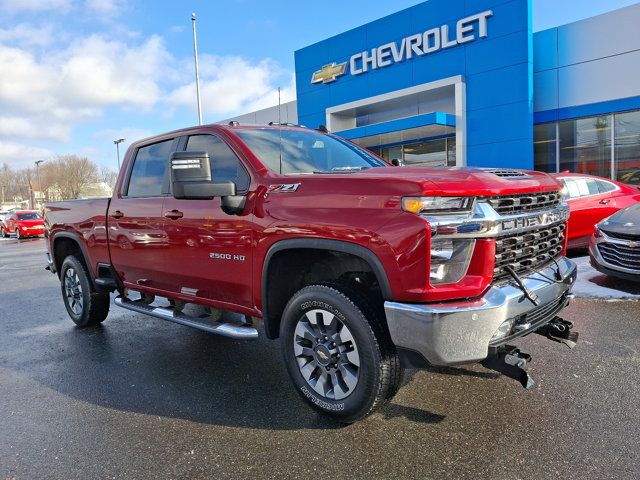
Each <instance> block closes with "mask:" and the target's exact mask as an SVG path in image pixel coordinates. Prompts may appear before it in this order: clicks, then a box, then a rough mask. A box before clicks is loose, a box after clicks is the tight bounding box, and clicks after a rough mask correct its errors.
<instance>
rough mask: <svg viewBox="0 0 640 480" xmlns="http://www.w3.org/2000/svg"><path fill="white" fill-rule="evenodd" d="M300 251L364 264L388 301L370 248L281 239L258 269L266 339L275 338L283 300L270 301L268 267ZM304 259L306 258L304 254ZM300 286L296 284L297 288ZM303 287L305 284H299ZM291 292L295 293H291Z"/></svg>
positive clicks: (378, 264)
mask: <svg viewBox="0 0 640 480" xmlns="http://www.w3.org/2000/svg"><path fill="white" fill-rule="evenodd" d="M296 251H297V252H300V251H304V252H305V254H307V253H308V254H309V255H311V256H313V254H314V253H315V254H318V253H319V254H320V255H321V256H322V254H343V255H346V256H349V257H352V258H355V259H359V260H360V261H361V262H362V265H366V266H367V267H368V269H369V270H370V272H371V273H372V274H373V275H374V276H375V279H376V281H377V284H378V286H379V290H380V294H381V297H382V299H383V300H391V299H392V298H393V297H392V293H391V286H390V284H389V279H388V277H387V274H386V272H385V269H384V267H383V265H382V262H381V261H380V259H379V258H378V257H377V255H376V254H375V253H374V252H372V251H371V250H370V249H368V248H366V247H363V246H362V245H358V244H355V243H350V242H345V241H341V240H330V239H322V238H298V239H288V240H281V241H279V242H277V243H275V244H273V245H272V246H271V247H270V248H269V250H268V251H267V254H266V256H265V260H264V263H263V268H262V279H261V299H262V317H263V319H264V325H265V333H266V336H267V338H270V339H275V338H278V336H279V327H280V315H281V313H282V310H284V305H286V303H287V301H288V298H287V299H286V301H283V298H280V299H278V300H274V298H273V295H270V294H271V290H270V288H269V284H270V280H271V279H272V273H273V272H272V270H271V268H272V266H273V265H274V259H276V260H277V259H278V258H279V257H280V258H281V256H282V255H283V254H286V253H292V252H296ZM305 256H306V255H305ZM298 286H300V285H298ZM302 286H305V285H302ZM293 293H295V292H293Z"/></svg>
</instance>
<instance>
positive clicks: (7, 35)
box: [0, 23, 56, 48]
mask: <svg viewBox="0 0 640 480" xmlns="http://www.w3.org/2000/svg"><path fill="white" fill-rule="evenodd" d="M55 39H56V33H55V32H54V29H53V27H52V26H51V25H31V24H28V23H19V24H17V25H14V26H13V27H11V28H0V43H4V44H7V45H17V46H22V47H27V48H30V47H36V48H43V47H47V46H50V45H51V44H52V43H53V42H54V40H55Z"/></svg>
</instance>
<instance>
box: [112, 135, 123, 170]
mask: <svg viewBox="0 0 640 480" xmlns="http://www.w3.org/2000/svg"><path fill="white" fill-rule="evenodd" d="M124 141H125V139H124V138H119V139H118V140H114V141H113V143H115V145H116V155H118V171H120V144H121V143H122V142H124Z"/></svg>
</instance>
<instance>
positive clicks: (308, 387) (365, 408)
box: [280, 284, 402, 423]
mask: <svg viewBox="0 0 640 480" xmlns="http://www.w3.org/2000/svg"><path fill="white" fill-rule="evenodd" d="M368 300H369V299H367V298H365V297H362V296H361V295H360V294H359V293H358V292H357V291H355V290H352V289H350V288H349V287H348V286H343V285H338V284H336V285H312V286H309V287H306V288H303V289H302V290H300V291H298V292H297V293H296V294H295V295H294V296H293V297H292V298H291V300H290V301H289V303H288V304H287V306H286V308H285V310H284V313H283V316H282V323H281V326H280V339H281V342H282V350H283V355H284V360H285V364H286V367H287V370H288V372H289V376H290V377H291V380H292V381H293V383H294V385H295V387H296V390H297V391H298V393H299V394H300V395H301V396H302V398H303V399H304V400H305V401H306V402H307V403H308V404H309V405H310V406H311V407H313V408H314V409H316V410H318V411H319V412H321V413H323V414H326V415H329V416H331V417H334V418H336V419H337V420H339V421H341V422H344V423H351V422H354V421H357V420H360V419H362V418H364V417H366V416H367V415H369V414H370V413H371V412H372V411H373V410H374V409H375V408H376V407H378V406H379V405H381V404H383V403H384V402H386V401H388V400H390V399H391V397H393V395H394V394H395V392H396V391H397V388H398V382H399V379H400V378H401V372H402V370H401V367H400V362H399V359H398V356H397V353H396V352H395V349H394V348H393V345H392V344H391V341H390V339H389V337H388V333H386V329H385V328H384V326H383V322H382V319H381V318H380V315H379V314H378V313H377V312H376V310H375V309H374V308H371V307H370V304H371V302H370V301H368Z"/></svg>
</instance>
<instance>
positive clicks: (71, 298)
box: [64, 268, 84, 315]
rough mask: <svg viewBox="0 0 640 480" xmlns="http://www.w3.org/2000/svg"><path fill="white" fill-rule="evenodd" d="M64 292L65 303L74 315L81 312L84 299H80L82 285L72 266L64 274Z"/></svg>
mask: <svg viewBox="0 0 640 480" xmlns="http://www.w3.org/2000/svg"><path fill="white" fill-rule="evenodd" d="M64 292H65V297H66V299H67V305H69V308H70V309H71V311H72V312H73V313H74V314H75V315H80V314H81V313H82V308H83V306H84V301H83V300H82V286H81V285H80V278H79V277H78V273H77V272H76V271H75V269H74V268H69V269H67V271H66V272H65V274H64Z"/></svg>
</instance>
